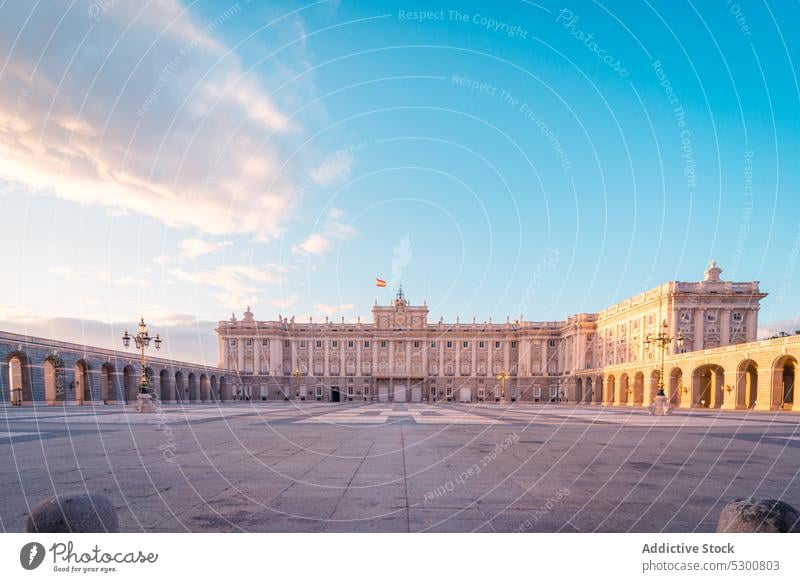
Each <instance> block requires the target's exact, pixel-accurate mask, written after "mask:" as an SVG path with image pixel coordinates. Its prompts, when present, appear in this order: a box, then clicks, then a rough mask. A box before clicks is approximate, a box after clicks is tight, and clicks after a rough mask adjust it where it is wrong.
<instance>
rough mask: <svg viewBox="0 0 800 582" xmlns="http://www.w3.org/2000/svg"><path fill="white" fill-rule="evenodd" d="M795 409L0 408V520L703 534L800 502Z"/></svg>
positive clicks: (197, 527) (175, 528)
mask: <svg viewBox="0 0 800 582" xmlns="http://www.w3.org/2000/svg"><path fill="white" fill-rule="evenodd" d="M798 427H800V415H797V414H793V413H785V412H784V413H763V412H751V411H747V412H744V411H742V412H719V411H713V410H679V411H676V412H675V413H674V414H673V415H672V416H667V417H652V416H649V415H648V414H647V412H646V411H643V410H639V409H625V408H603V407H598V406H577V407H575V406H566V405H533V404H521V403H518V404H513V405H511V406H505V405H495V404H480V405H472V406H470V405H462V404H433V405H427V404H377V403H369V404H353V403H347V404H344V403H343V404H329V403H287V402H280V403H262V402H258V403H236V404H223V405H220V406H217V405H212V404H207V405H202V404H193V405H187V406H185V407H181V406H179V405H164V406H163V407H162V408H161V409H160V410H159V412H158V413H155V414H137V413H135V412H133V411H132V410H130V409H128V408H125V407H122V406H97V407H90V406H83V407H77V406H73V407H66V408H46V407H37V408H18V407H5V408H0V491H2V495H0V531H5V532H14V531H23V530H24V527H25V519H26V515H27V513H28V511H29V509H30V508H31V507H33V506H34V505H36V504H37V503H38V502H40V501H41V500H43V499H45V498H47V497H49V496H51V495H53V494H54V493H56V492H57V493H75V492H86V491H89V492H95V493H102V494H104V495H106V496H108V497H110V498H111V499H112V500H113V501H114V502H115V504H116V505H117V508H118V512H119V517H120V522H121V526H122V529H123V531H132V532H139V531H146V532H183V531H195V532H202V531H253V532H293V531H297V532H341V531H345V532H351V531H352V532H356V531H378V532H384V531H385V532H409V531H410V532H422V531H457V532H471V531H481V532H509V531H537V532H576V531H577V532H594V531H611V532H627V531H635V532H654V531H668V532H692V531H698V532H708V531H714V528H715V526H716V523H717V520H718V517H719V512H720V510H721V508H722V506H723V505H725V504H726V503H727V502H729V501H731V500H732V499H734V498H737V497H749V496H756V497H770V498H777V499H782V500H783V501H786V502H788V503H790V504H792V505H794V506H795V507H800V486H799V485H800V484H799V483H798V479H797V477H798V469H799V468H800V432H799V431H798Z"/></svg>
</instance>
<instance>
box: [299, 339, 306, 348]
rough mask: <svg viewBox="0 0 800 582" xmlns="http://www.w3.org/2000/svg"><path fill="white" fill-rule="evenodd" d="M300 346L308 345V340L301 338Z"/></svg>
mask: <svg viewBox="0 0 800 582" xmlns="http://www.w3.org/2000/svg"><path fill="white" fill-rule="evenodd" d="M300 347H301V348H305V347H306V340H300Z"/></svg>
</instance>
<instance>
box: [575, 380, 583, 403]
mask: <svg viewBox="0 0 800 582" xmlns="http://www.w3.org/2000/svg"><path fill="white" fill-rule="evenodd" d="M575 402H577V403H578V404H581V403H582V402H583V380H582V379H581V378H578V379H577V380H575Z"/></svg>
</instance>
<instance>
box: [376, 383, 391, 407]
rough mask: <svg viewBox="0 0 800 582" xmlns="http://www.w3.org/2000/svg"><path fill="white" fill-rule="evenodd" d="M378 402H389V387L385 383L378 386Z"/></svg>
mask: <svg viewBox="0 0 800 582" xmlns="http://www.w3.org/2000/svg"><path fill="white" fill-rule="evenodd" d="M378 402H389V385H388V384H387V383H385V382H381V383H380V384H378Z"/></svg>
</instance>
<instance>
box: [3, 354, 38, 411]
mask: <svg viewBox="0 0 800 582" xmlns="http://www.w3.org/2000/svg"><path fill="white" fill-rule="evenodd" d="M32 400H33V394H32V393H31V378H30V368H29V367H28V357H27V356H26V355H25V354H23V353H21V352H12V353H11V354H9V356H8V402H10V403H11V404H13V405H15V406H21V405H22V404H23V403H25V402H31V401H32Z"/></svg>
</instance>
